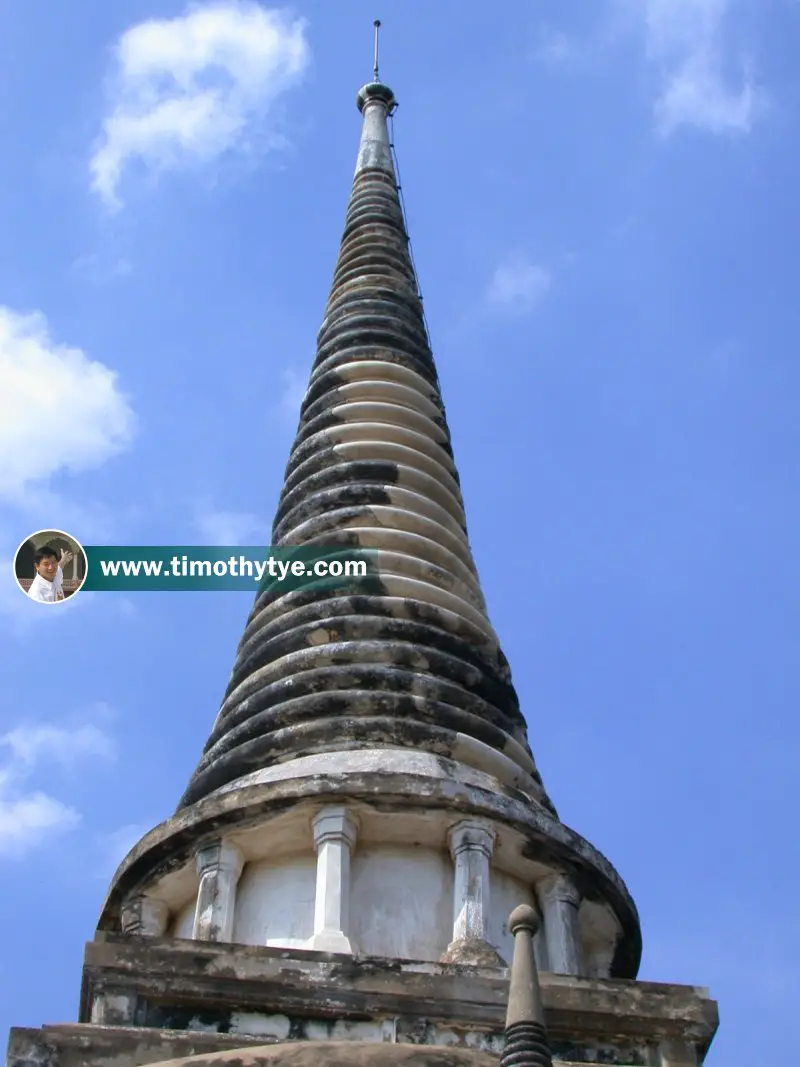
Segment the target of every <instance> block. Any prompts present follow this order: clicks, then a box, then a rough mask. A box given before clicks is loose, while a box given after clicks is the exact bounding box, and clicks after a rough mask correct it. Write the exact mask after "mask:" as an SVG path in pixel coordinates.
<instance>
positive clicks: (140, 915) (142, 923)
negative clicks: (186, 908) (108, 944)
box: [120, 893, 169, 937]
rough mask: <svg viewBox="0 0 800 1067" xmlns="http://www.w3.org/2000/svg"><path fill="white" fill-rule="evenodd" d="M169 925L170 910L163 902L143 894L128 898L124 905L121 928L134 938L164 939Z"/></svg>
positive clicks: (124, 932)
mask: <svg viewBox="0 0 800 1067" xmlns="http://www.w3.org/2000/svg"><path fill="white" fill-rule="evenodd" d="M168 925H169V908H168V907H167V905H166V904H165V903H164V901H163V900H156V899H155V897H148V896H145V895H144V894H142V893H139V894H137V895H136V896H133V897H128V898H127V900H126V901H125V902H124V903H123V905H122V910H121V914H120V926H121V929H122V932H123V934H130V935H131V936H133V937H163V936H164V934H165V933H166V932H167V926H168Z"/></svg>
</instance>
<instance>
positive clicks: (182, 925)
mask: <svg viewBox="0 0 800 1067" xmlns="http://www.w3.org/2000/svg"><path fill="white" fill-rule="evenodd" d="M194 909H195V901H194V899H192V900H190V901H188V902H187V903H186V904H184V906H183V907H182V908H181V909H180V911H178V913H177V914H176V916H175V919H174V921H173V924H172V929H171V931H170V933H171V935H172V937H184V938H186V939H187V940H190V939H191V936H192V929H193V927H194Z"/></svg>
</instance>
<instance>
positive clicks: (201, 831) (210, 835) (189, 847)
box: [99, 752, 641, 978]
mask: <svg viewBox="0 0 800 1067" xmlns="http://www.w3.org/2000/svg"><path fill="white" fill-rule="evenodd" d="M401 756H402V758H403V759H405V760H408V761H410V762H408V763H407V764H406V768H407V769H405V770H404V769H402V764H401V769H396V764H395V765H394V766H393V765H392V764H391V762H390V758H389V756H388V753H384V752H381V753H380V754H379V755H378V754H376V753H372V754H371V755H369V756H368V757H366V756H364V755H363V754H362V755H360V756H358V755H357V754H356V753H353V752H346V753H343V754H340V755H339V757H338V759H339V763H338V764H336V763H334V764H332V765H330V766H329V768H328V770H327V771H326V772H323V771H322V770H321V766H322V762H321V761H320V762H317V763H316V764H315V763H314V762H313V761H311V762H308V763H305V764H301V763H299V762H295V763H294V764H287V765H286V769H287V770H288V771H289V772H290V773H291V777H287V778H285V779H283V780H280V779H278V778H277V777H276V779H275V780H272V781H259V780H258V778H257V776H253V778H252V779H246V780H243V781H242V782H237V783H235V784H234V785H232V786H231V787H230V788H229V789H227V790H220V791H219V792H218V793H216V794H214V795H211V796H208V797H206V798H205V799H204V800H202V801H200V802H198V803H196V804H194V805H192V806H190V807H187V808H183V809H182V810H180V811H179V812H178V813H177V814H176V815H175V816H173V817H172V818H171V819H169V820H167V821H166V822H164V823H162V824H161V825H160V826H158V827H156V828H155V829H154V830H152V831H151V832H150V833H149V834H147V835H145V837H144V838H142V840H141V841H140V842H139V844H138V845H136V846H135V848H134V849H132V851H131V852H130V853H129V854H128V856H127V857H126V858H125V860H124V861H123V862H122V864H121V865H120V867H119V868H118V870H117V872H116V874H115V876H114V880H113V883H112V886H111V889H110V891H109V893H108V896H107V898H106V901H105V904H104V906H103V911H102V914H101V918H100V923H99V929H101V930H109V931H113V930H116V929H118V925H119V921H120V909H121V905H122V901H123V899H124V898H126V897H128V895H130V894H135V893H137V892H141V891H142V890H143V889H144V888H146V886H147V885H148V884H150V883H151V882H152V881H153V880H154V879H157V878H160V877H162V876H164V875H166V874H168V873H169V872H170V871H174V870H178V869H180V868H183V867H185V866H186V865H187V864H189V863H190V862H191V861H192V860H191V858H192V856H193V855H194V853H195V851H196V849H197V847H198V846H199V845H202V843H203V841H205V840H212V839H215V838H216V837H218V836H219V835H220V834H224V833H228V832H231V831H232V830H242V829H243V828H245V827H248V826H254V825H256V824H258V823H261V822H264V821H265V820H268V819H269V818H270V817H272V816H274V815H276V814H279V813H281V812H285V811H287V810H289V809H291V808H293V807H295V806H296V805H297V804H298V803H299V802H300V801H309V802H312V803H320V804H321V803H328V802H332V803H336V802H341V801H343V800H347V801H348V802H349V803H356V804H359V803H361V804H366V805H368V806H369V807H370V809H371V810H374V811H377V812H390V811H391V812H395V813H396V812H401V811H408V812H411V811H420V810H430V811H433V810H442V809H444V810H446V811H448V812H452V814H453V818H454V819H455V818H456V817H468V816H469V817H473V816H474V817H477V818H483V819H488V820H491V821H493V822H494V823H496V824H497V825H498V826H500V827H506V828H507V829H508V830H511V831H514V832H515V833H518V834H519V835H521V840H523V841H524V844H523V845H522V851H521V856H522V858H523V859H524V860H526V861H529V862H531V863H535V864H539V865H544V866H546V867H548V868H552V869H553V870H554V871H563V872H566V873H568V874H569V876H570V878H571V879H572V880H573V881H574V883H575V884H576V885H577V887H578V890H579V892H580V893H581V895H582V897H584V898H585V899H587V900H590V901H598V902H601V903H604V904H605V905H606V906H608V907H609V908H610V909H611V911H612V912H613V914H614V915H615V916H616V918H617V921H618V922H619V924H620V927H621V930H622V935H621V937H620V940H619V942H618V945H617V949H616V954H615V957H614V960H613V961H612V963H611V965H610V973H611V975H612V977H619V978H634V977H635V976H636V973H637V971H638V967H639V962H640V957H641V933H640V928H639V920H638V915H637V912H636V907H635V905H634V903H633V900H632V899H631V897H630V894H629V893H628V890H627V888H626V887H625V884H624V882H623V881H622V879H621V878H620V876H619V875H618V874H617V872H616V871H615V870H614V868H613V867H612V865H611V864H610V863H609V861H608V860H607V859H606V858H605V857H604V856H603V855H602V854H601V853H600V852H598V851H597V849H595V848H594V847H593V846H592V845H591V844H590V843H589V842H588V841H586V840H585V839H584V838H582V837H581V836H580V835H579V834H577V833H575V831H573V830H571V829H569V828H568V827H566V826H564V824H563V823H561V822H559V821H558V819H556V818H554V817H553V816H551V815H550V814H549V813H548V812H547V811H546V810H545V809H544V808H543V807H541V806H537V805H535V804H532V803H531V801H530V799H529V798H528V797H527V796H525V795H524V794H522V793H517V794H514V793H513V791H511V790H508V789H506V790H505V791H502V788H498V785H499V783H497V781H496V780H494V781H493V780H492V777H491V776H490V775H485V776H484V777H479V776H478V777H476V775H478V773H479V772H476V771H474V770H470V769H469V768H464V767H463V766H459V765H458V764H457V763H455V762H453V761H448V760H444V759H441V760H440V759H437V758H436V757H432V756H429V755H428V754H426V753H419V752H418V753H405V752H403V753H402V754H401ZM328 758H329V759H330V758H331V757H330V756H328ZM359 758H360V759H363V760H364V764H363V769H359V764H358V763H357V762H356V760H357V759H359ZM412 758H413V760H416V761H418V762H416V763H414V762H413V761H412ZM394 759H395V760H397V759H400V757H394ZM342 764H344V766H341V765H342ZM376 765H377V769H376ZM275 770H276V769H274V768H273V769H272V771H273V772H274V771H275ZM303 771H305V773H303ZM258 774H262V775H266V774H267V772H263V771H262V772H258ZM250 782H252V783H253V784H248V783H250Z"/></svg>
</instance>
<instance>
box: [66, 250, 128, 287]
mask: <svg viewBox="0 0 800 1067" xmlns="http://www.w3.org/2000/svg"><path fill="white" fill-rule="evenodd" d="M69 270H70V274H72V275H74V276H75V277H76V278H80V279H81V280H82V281H86V282H94V283H95V284H98V285H103V284H105V283H107V282H112V281H115V280H116V279H117V278H127V277H129V276H130V275H131V274H132V273H133V265H132V264H131V261H130V260H129V259H126V258H125V257H124V256H105V257H104V256H102V255H100V254H99V253H98V252H87V253H86V254H85V255H83V256H78V258H77V259H75V260H73V262H72V263H71V264H70V268H69Z"/></svg>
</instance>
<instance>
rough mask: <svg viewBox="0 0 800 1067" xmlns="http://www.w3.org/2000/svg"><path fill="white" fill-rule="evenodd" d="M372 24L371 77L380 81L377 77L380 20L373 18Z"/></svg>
mask: <svg viewBox="0 0 800 1067" xmlns="http://www.w3.org/2000/svg"><path fill="white" fill-rule="evenodd" d="M372 25H373V26H374V27H375V66H374V67H373V68H372V77H373V80H374V81H380V79H379V78H378V34H379V33H380V29H381V20H380V19H375V21H374V22H373V23H372Z"/></svg>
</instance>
